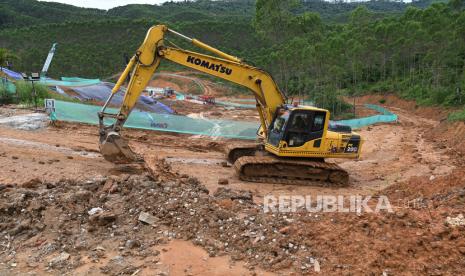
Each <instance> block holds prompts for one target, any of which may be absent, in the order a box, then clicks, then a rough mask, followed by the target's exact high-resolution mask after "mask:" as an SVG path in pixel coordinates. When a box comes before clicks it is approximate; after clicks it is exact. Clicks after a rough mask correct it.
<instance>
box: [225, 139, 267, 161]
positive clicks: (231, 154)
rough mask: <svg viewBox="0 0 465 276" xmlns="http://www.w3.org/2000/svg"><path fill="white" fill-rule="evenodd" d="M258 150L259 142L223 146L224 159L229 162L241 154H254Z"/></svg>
mask: <svg viewBox="0 0 465 276" xmlns="http://www.w3.org/2000/svg"><path fill="white" fill-rule="evenodd" d="M258 151H260V144H257V143H248V144H240V145H236V144H229V145H227V146H226V148H225V152H226V159H227V160H228V162H229V163H231V164H234V162H236V160H237V159H239V158H241V157H243V156H254V155H255V154H256V153H257V152H258Z"/></svg>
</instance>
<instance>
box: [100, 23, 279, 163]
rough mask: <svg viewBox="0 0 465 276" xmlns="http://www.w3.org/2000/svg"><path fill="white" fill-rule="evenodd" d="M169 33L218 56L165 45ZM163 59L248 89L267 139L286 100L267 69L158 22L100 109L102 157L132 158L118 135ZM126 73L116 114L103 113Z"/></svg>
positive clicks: (125, 144) (118, 160)
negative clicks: (110, 122) (111, 120)
mask: <svg viewBox="0 0 465 276" xmlns="http://www.w3.org/2000/svg"><path fill="white" fill-rule="evenodd" d="M168 32H169V33H172V34H174V35H177V36H178V37H181V38H183V39H186V40H188V41H189V42H191V43H192V44H194V45H195V46H197V47H199V48H201V49H203V50H205V51H208V52H211V53H213V54H215V55H216V56H219V57H216V56H210V55H205V54H200V53H196V52H192V51H187V50H183V49H180V48H178V47H169V46H166V45H165V35H166V33H168ZM162 59H165V60H169V61H171V62H174V63H177V64H180V65H183V66H185V67H188V68H192V69H195V70H198V71H201V72H204V73H206V74H209V75H212V76H216V77H218V78H221V79H224V80H228V81H231V82H233V83H236V84H239V85H241V86H244V87H246V88H248V89H249V90H251V91H252V93H253V95H254V96H255V99H256V103H257V110H258V113H259V117H260V123H261V127H260V130H259V135H260V136H261V137H263V138H266V135H267V134H266V129H267V126H268V125H269V124H270V123H271V121H272V119H273V116H274V114H275V112H276V109H277V108H279V107H280V106H283V105H284V104H285V102H286V98H285V96H284V95H283V93H281V91H280V90H279V88H278V86H277V85H276V83H275V81H274V80H273V78H272V77H271V76H270V75H269V74H268V73H267V72H265V71H262V70H260V69H258V68H256V67H253V66H250V65H248V64H246V63H244V62H243V61H241V60H240V59H239V58H237V57H234V56H231V55H228V54H226V53H224V52H221V51H220V50H218V49H215V48H213V47H211V46H209V45H207V44H205V43H203V42H200V41H198V40H196V39H191V38H189V37H186V36H184V35H182V34H179V33H177V32H175V31H173V30H170V29H169V28H168V27H166V26H164V25H157V26H154V27H152V28H150V29H149V31H148V32H147V36H146V37H145V40H144V42H143V43H142V45H141V46H140V47H139V49H138V50H137V52H136V54H135V55H134V56H133V57H132V58H131V60H130V62H129V63H128V65H127V67H126V69H125V70H124V72H123V73H122V74H121V76H120V78H119V79H118V81H117V83H116V85H115V87H114V88H113V90H112V94H111V95H110V97H109V98H108V100H107V101H106V103H105V105H104V106H103V108H102V110H101V112H99V125H100V150H101V152H102V154H103V156H104V157H105V159H107V160H109V161H112V162H127V161H131V160H134V158H135V156H134V154H133V153H132V151H131V150H130V149H129V147H128V145H127V142H126V141H125V140H124V139H123V138H122V137H121V135H120V131H121V130H122V128H123V125H124V123H125V121H126V120H127V118H128V116H129V114H130V113H131V111H132V109H133V108H134V106H135V104H136V102H137V100H138V98H139V96H140V94H141V93H142V91H143V90H144V89H145V87H146V86H147V85H148V82H149V81H150V80H151V78H152V76H153V74H154V73H155V71H156V70H157V68H158V66H159V65H160V61H161V60H162ZM129 74H130V75H131V78H130V82H129V84H128V86H127V89H126V93H125V95H124V99H123V103H122V106H121V108H120V110H119V112H118V113H117V114H110V113H106V112H105V110H106V108H107V106H108V105H109V103H110V101H111V99H112V98H113V96H114V95H115V94H116V93H117V92H118V91H119V89H120V88H121V86H122V84H123V83H124V81H125V80H126V78H127V76H128V75H129ZM105 117H111V118H113V119H114V123H113V124H111V125H109V126H105V124H104V119H105Z"/></svg>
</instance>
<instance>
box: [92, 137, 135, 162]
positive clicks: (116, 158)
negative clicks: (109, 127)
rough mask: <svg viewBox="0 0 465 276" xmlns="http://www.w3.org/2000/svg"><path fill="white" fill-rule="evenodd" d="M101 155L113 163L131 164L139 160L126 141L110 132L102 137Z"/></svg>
mask: <svg viewBox="0 0 465 276" xmlns="http://www.w3.org/2000/svg"><path fill="white" fill-rule="evenodd" d="M99 147H100V153H101V154H102V155H103V158H105V160H107V161H110V162H113V163H131V162H134V161H136V160H137V157H136V154H135V153H134V152H133V151H132V150H131V148H129V145H128V142H127V140H126V139H124V138H123V137H121V135H119V133H117V132H114V131H110V132H108V133H106V135H102V136H101V137H100V145H99Z"/></svg>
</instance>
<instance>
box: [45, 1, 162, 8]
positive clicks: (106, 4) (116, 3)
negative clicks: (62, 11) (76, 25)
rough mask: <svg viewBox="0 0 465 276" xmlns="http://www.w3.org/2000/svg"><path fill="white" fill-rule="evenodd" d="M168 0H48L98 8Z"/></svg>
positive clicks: (157, 2) (158, 2)
mask: <svg viewBox="0 0 465 276" xmlns="http://www.w3.org/2000/svg"><path fill="white" fill-rule="evenodd" d="M166 1H168V0H48V1H47V2H60V3H65V4H70V5H73V6H78V7H86V8H97V9H103V10H108V9H111V8H114V7H118V6H124V5H127V4H152V5H153V4H161V3H163V2H166Z"/></svg>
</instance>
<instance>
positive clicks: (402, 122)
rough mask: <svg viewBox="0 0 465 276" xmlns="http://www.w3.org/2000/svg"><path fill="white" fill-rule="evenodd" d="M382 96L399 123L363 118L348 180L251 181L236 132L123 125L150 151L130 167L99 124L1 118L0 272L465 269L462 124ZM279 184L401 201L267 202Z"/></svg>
mask: <svg viewBox="0 0 465 276" xmlns="http://www.w3.org/2000/svg"><path fill="white" fill-rule="evenodd" d="M380 97H382V98H387V101H386V107H387V108H389V109H390V110H391V111H393V112H395V113H397V114H398V115H399V121H398V122H396V123H391V124H380V125H375V126H370V127H366V128H363V129H361V130H360V133H361V134H362V136H363V137H364V138H365V139H366V142H365V146H364V149H363V155H362V157H361V159H360V160H358V161H353V160H333V162H337V163H339V164H340V166H342V167H343V168H344V169H346V170H348V171H349V173H350V176H351V177H350V185H349V186H348V187H344V188H332V187H327V186H322V185H321V183H315V186H312V187H301V186H290V185H277V184H267V183H264V184H256V183H246V182H243V181H240V180H239V179H238V178H237V176H236V175H235V172H234V170H233V168H232V167H230V166H228V165H225V164H224V153H223V149H224V147H225V146H226V145H227V144H229V143H244V142H243V141H238V140H228V139H213V138H209V137H202V136H189V135H179V134H169V133H157V132H150V131H139V130H126V132H125V135H126V137H128V138H129V139H130V145H131V147H132V148H133V149H134V150H135V151H136V152H137V153H138V154H140V155H141V156H143V157H144V159H145V161H146V163H145V164H133V165H130V166H125V165H114V164H111V163H109V162H107V161H105V160H104V159H103V158H102V157H101V156H100V154H99V153H98V145H97V142H98V136H97V134H98V132H97V128H96V127H95V126H88V125H81V124H71V123H63V122H61V123H58V124H57V125H56V126H48V127H44V128H39V129H35V130H22V129H17V127H16V126H11V125H8V124H0V167H1V168H2V173H1V174H0V232H1V236H0V274H2V275H3V274H5V275H10V274H26V273H30V274H32V275H34V274H36V275H62V274H69V275H100V274H108V275H123V274H124V275H274V274H277V275H301V274H305V275H306V274H309V275H313V274H321V275H459V274H462V273H463V268H464V267H465V220H464V219H463V218H462V217H461V216H460V215H461V214H463V213H465V211H464V207H465V206H464V205H465V183H464V182H463V178H464V176H465V173H464V170H463V168H464V158H463V148H462V147H461V145H462V144H461V143H463V137H464V136H465V131H464V129H465V127H464V124H463V123H455V124H450V123H447V122H445V121H444V120H443V116H442V117H441V114H444V113H441V111H440V110H437V111H434V110H429V111H427V110H423V109H421V108H418V107H415V106H412V105H411V104H410V103H408V102H404V101H401V100H399V99H396V98H390V97H385V96H380ZM358 102H359V103H360V104H362V103H364V102H371V103H379V98H377V97H365V98H361V99H358ZM209 108H210V107H208V106H200V107H199V106H196V107H194V108H192V110H189V106H187V105H186V106H185V107H184V109H183V111H185V112H189V111H190V112H192V113H196V114H198V113H202V112H203V113H204V114H207V115H206V116H208V114H210V113H211V112H212V111H211V110H210V109H209ZM215 108H216V107H215ZM217 109H218V110H219V109H220V108H217ZM218 110H216V111H218ZM218 112H220V111H218ZM223 112H224V113H226V114H227V115H226V116H228V117H229V118H234V116H245V115H247V116H250V118H252V116H255V112H254V111H244V110H241V111H237V110H228V111H223ZM361 112H363V110H362V111H361ZM366 112H369V111H366ZM25 113H29V111H24V110H18V109H14V107H7V108H0V114H1V116H2V118H5V117H11V116H14V115H18V114H25ZM438 114H439V115H438ZM213 116H214V115H213ZM458 137H462V139H459V138H458ZM220 179H221V180H222V181H224V179H226V180H227V184H226V185H220V184H218V183H219V182H222V181H219V180H220ZM270 195H274V196H279V195H311V196H317V195H346V196H350V195H371V196H373V197H375V198H377V197H380V196H387V198H388V199H389V201H390V202H391V204H392V205H393V212H392V213H389V212H381V213H361V214H357V213H323V212H317V213H310V212H307V211H305V210H300V211H299V212H297V213H264V211H263V206H262V205H263V200H264V197H265V196H270Z"/></svg>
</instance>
